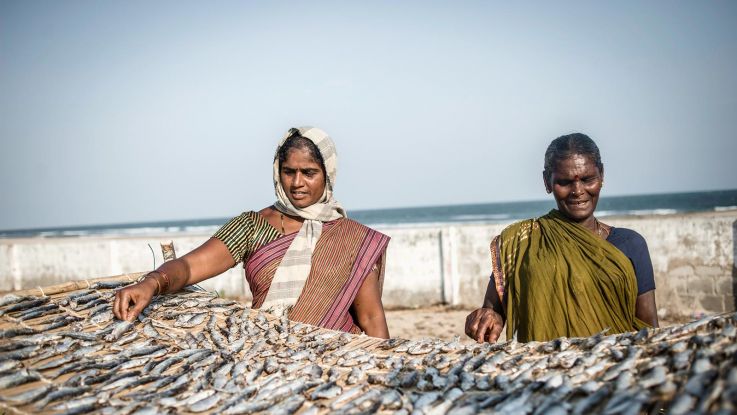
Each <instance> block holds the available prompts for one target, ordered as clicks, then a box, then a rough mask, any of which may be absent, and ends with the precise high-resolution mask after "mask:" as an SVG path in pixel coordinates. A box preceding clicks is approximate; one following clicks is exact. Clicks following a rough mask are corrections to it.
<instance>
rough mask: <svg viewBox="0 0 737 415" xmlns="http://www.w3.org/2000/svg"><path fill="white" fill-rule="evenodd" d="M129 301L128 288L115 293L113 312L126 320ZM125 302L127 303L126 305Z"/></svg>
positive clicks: (120, 318) (117, 316)
mask: <svg viewBox="0 0 737 415" xmlns="http://www.w3.org/2000/svg"><path fill="white" fill-rule="evenodd" d="M129 301H130V300H129V297H128V292H127V291H126V290H121V291H118V292H117V293H115V300H113V314H114V315H115V317H116V318H118V319H119V320H125V309H127V308H128V303H129ZM123 304H125V306H124V305H123Z"/></svg>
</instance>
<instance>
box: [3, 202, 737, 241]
mask: <svg viewBox="0 0 737 415" xmlns="http://www.w3.org/2000/svg"><path fill="white" fill-rule="evenodd" d="M599 217H600V218H603V219H602V220H601V222H603V223H606V221H609V220H611V221H628V220H653V219H663V220H667V219H687V218H694V217H696V218H704V217H713V218H723V217H737V207H734V209H720V210H713V211H698V212H678V213H664V214H653V213H649V214H628V215H621V214H616V215H605V216H599ZM519 220H522V219H510V220H504V221H483V220H479V221H447V222H417V223H411V222H408V223H393V224H388V223H376V224H372V223H368V224H366V225H367V226H370V227H372V228H375V229H377V230H387V231H395V230H403V229H418V230H422V229H428V228H437V227H443V226H454V227H472V226H494V227H496V226H502V227H503V226H506V225H509V224H512V223H515V222H517V221H519ZM80 228H83V227H80ZM193 228H212V229H207V230H206V231H205V230H202V229H191V230H177V231H161V230H158V229H156V230H152V231H151V232H139V231H136V232H118V233H116V232H108V233H89V234H80V235H63V234H61V235H36V236H3V235H0V243H23V242H39V241H55V240H61V241H74V240H77V239H79V240H85V239H94V238H99V239H106V240H129V239H140V238H162V239H167V238H179V237H192V236H206V237H209V236H211V235H212V233H214V231H215V230H217V228H218V226H214V225H213V226H211V227H209V226H207V225H206V226H196V227H193ZM70 229H72V228H70ZM123 229H125V228H123ZM130 229H147V228H130Z"/></svg>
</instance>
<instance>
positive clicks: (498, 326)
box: [487, 313, 504, 343]
mask: <svg viewBox="0 0 737 415" xmlns="http://www.w3.org/2000/svg"><path fill="white" fill-rule="evenodd" d="M503 328H504V322H502V318H501V316H499V314H496V313H494V322H493V326H492V327H491V330H489V338H488V340H487V341H488V342H489V343H494V342H495V341H497V340H498V339H499V336H501V334H502V329H503Z"/></svg>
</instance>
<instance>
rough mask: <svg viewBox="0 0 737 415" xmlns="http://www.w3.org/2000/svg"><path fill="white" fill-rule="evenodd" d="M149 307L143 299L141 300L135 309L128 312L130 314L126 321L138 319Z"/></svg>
mask: <svg viewBox="0 0 737 415" xmlns="http://www.w3.org/2000/svg"><path fill="white" fill-rule="evenodd" d="M147 305H148V304H147V302H145V301H141V299H139V300H138V301H137V302H136V304H135V305H134V306H133V308H131V309H129V310H128V313H127V315H126V317H125V319H126V320H128V321H133V320H135V319H136V317H138V315H139V314H141V311H143V309H144V308H145V307H146V306H147Z"/></svg>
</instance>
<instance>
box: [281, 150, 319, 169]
mask: <svg viewBox="0 0 737 415" xmlns="http://www.w3.org/2000/svg"><path fill="white" fill-rule="evenodd" d="M282 166H288V167H291V168H316V169H320V164H319V163H318V162H317V160H315V159H314V158H313V157H312V155H311V154H310V151H309V150H308V149H307V148H299V147H293V148H290V149H289V151H287V158H286V160H284V163H282Z"/></svg>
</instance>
